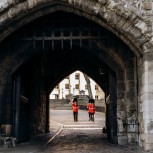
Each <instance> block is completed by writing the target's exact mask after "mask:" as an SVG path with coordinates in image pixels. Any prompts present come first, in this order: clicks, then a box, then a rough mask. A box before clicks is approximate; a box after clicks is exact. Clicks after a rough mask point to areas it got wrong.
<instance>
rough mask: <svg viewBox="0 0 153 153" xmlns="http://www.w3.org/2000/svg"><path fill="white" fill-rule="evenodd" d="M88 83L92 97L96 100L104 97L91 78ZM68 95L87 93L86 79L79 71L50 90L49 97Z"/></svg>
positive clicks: (57, 97) (66, 96)
mask: <svg viewBox="0 0 153 153" xmlns="http://www.w3.org/2000/svg"><path fill="white" fill-rule="evenodd" d="M90 85H91V91H92V94H93V98H94V99H97V100H101V99H104V92H103V91H102V89H101V88H100V87H99V85H98V84H96V82H95V81H94V80H92V79H91V78H90ZM70 95H73V96H76V95H78V96H79V95H87V96H88V95H89V93H88V89H87V83H86V80H85V78H84V75H83V73H82V72H80V71H75V72H74V73H72V74H71V75H69V76H67V77H66V78H65V79H64V80H62V81H61V82H60V83H59V84H58V85H57V86H56V87H55V88H54V89H53V91H52V92H51V94H50V99H69V98H70Z"/></svg>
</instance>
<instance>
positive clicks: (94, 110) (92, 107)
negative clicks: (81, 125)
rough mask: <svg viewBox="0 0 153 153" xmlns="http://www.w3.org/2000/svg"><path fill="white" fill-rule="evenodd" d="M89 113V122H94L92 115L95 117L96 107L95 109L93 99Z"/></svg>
mask: <svg viewBox="0 0 153 153" xmlns="http://www.w3.org/2000/svg"><path fill="white" fill-rule="evenodd" d="M89 112H90V119H91V121H94V120H95V119H94V115H95V112H96V107H95V100H94V99H91V105H90V107H89Z"/></svg>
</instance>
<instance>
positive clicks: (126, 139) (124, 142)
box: [118, 135, 128, 145]
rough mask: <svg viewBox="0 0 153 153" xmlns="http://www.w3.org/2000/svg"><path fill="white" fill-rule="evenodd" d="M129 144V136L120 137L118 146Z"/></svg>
mask: <svg viewBox="0 0 153 153" xmlns="http://www.w3.org/2000/svg"><path fill="white" fill-rule="evenodd" d="M127 143H128V138H127V136H124V135H123V136H119V137H118V144H119V145H126V144H127Z"/></svg>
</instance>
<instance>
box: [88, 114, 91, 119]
mask: <svg viewBox="0 0 153 153" xmlns="http://www.w3.org/2000/svg"><path fill="white" fill-rule="evenodd" d="M88 113H89V121H91V113H90V112H88Z"/></svg>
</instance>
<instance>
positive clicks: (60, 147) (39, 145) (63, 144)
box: [0, 110, 146, 153]
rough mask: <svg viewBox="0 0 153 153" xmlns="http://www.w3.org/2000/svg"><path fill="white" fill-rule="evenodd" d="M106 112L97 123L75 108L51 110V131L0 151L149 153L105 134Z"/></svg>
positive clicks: (97, 117)
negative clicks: (74, 112) (113, 141)
mask: <svg viewBox="0 0 153 153" xmlns="http://www.w3.org/2000/svg"><path fill="white" fill-rule="evenodd" d="M104 116H105V115H104V114H103V113H96V114H95V122H92V121H88V112H87V111H82V110H80V111H79V120H78V122H74V121H73V115H72V111H71V110H51V111H50V120H51V122H50V124H51V126H50V129H51V133H49V134H45V135H40V136H37V137H34V138H33V139H32V140H31V141H28V142H25V143H21V144H19V145H18V146H17V147H15V148H4V147H3V148H0V153H6V152H8V153H146V152H145V151H143V150H142V149H141V148H140V147H139V146H137V145H130V146H118V145H115V144H111V143H109V142H108V141H107V139H106V134H103V133H102V127H104V126H105V117H104Z"/></svg>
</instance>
